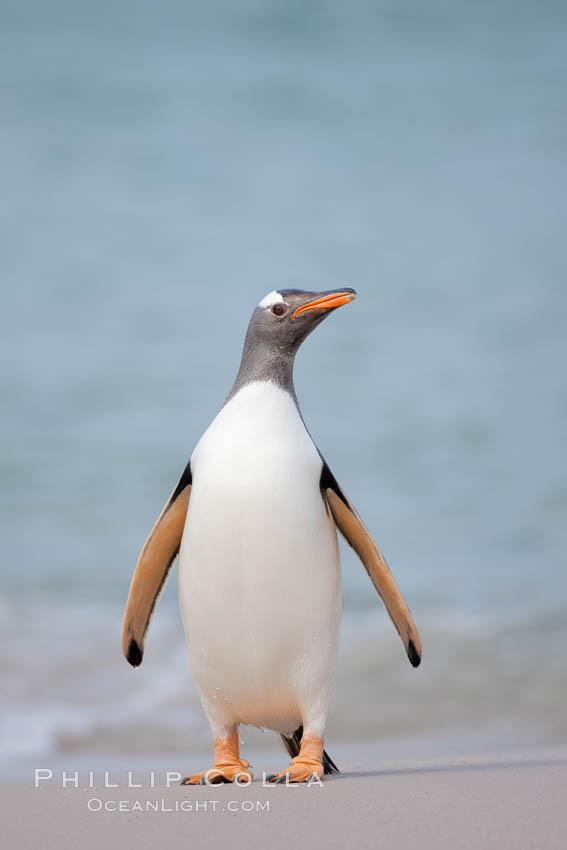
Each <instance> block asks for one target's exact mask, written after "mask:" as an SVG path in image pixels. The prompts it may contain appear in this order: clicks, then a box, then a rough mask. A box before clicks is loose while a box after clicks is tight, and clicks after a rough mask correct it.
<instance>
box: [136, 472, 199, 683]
mask: <svg viewBox="0 0 567 850" xmlns="http://www.w3.org/2000/svg"><path fill="white" fill-rule="evenodd" d="M191 482H192V476H191V463H190V462H189V463H188V464H187V466H186V468H185V471H184V473H183V475H182V476H181V478H180V479H179V482H178V484H177V487H176V488H175V490H174V491H173V493H172V494H171V496H170V497H169V499H168V501H167V502H166V505H165V507H164V509H163V511H162V512H161V514H160V515H159V517H158V519H157V522H156V524H155V525H154V527H153V528H152V530H151V532H150V536H149V537H148V539H147V540H146V542H145V543H144V546H143V548H142V551H141V552H140V557H139V558H138V563H137V564H136V569H135V570H134V576H133V578H132V583H131V585H130V592H129V594H128V601H127V603H126V611H125V614H124V624H123V626H122V650H123V652H124V655H125V656H126V659H127V660H128V661H129V662H130V664H131V665H132V666H133V667H138V666H139V665H140V664H141V663H142V658H143V655H144V638H145V636H146V632H147V630H148V626H149V624H150V619H151V616H152V614H153V611H154V608H155V606H156V602H157V600H158V598H159V595H160V593H161V591H162V589H163V586H164V584H165V580H166V578H167V575H168V573H169V570H170V568H171V565H172V564H173V562H174V560H175V558H176V557H177V553H178V552H179V547H180V545H181V537H182V536H183V528H184V527H185V518H186V516H187V508H188V506H189V496H190V494H191Z"/></svg>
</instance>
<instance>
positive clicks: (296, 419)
mask: <svg viewBox="0 0 567 850" xmlns="http://www.w3.org/2000/svg"><path fill="white" fill-rule="evenodd" d="M355 297H356V292H355V291H354V290H353V289H340V290H331V291H329V292H303V291H301V290H297V289H287V290H279V291H277V292H271V293H270V294H269V295H267V296H266V297H265V298H264V299H263V300H262V301H260V303H259V304H258V306H257V307H256V309H255V310H254V312H253V313H252V318H251V319H250V324H249V326H248V331H247V334H246V340H245V343H244V351H243V354H242V361H241V363H240V369H239V371H238V374H237V376H236V380H235V382H234V385H233V387H232V389H231V391H230V393H229V394H228V397H227V399H226V401H225V403H224V405H223V407H222V409H221V410H220V412H219V414H218V415H217V417H216V418H215V419H214V420H213V422H212V424H211V425H210V426H209V428H208V429H207V430H206V431H205V433H204V434H203V436H202V437H201V439H200V441H199V443H198V444H197V447H196V448H195V450H194V452H193V454H192V455H191V459H190V461H189V463H188V464H187V467H186V469H185V471H184V472H183V475H182V476H181V478H180V480H179V483H178V484H177V486H176V487H175V489H174V491H173V493H172V494H171V496H170V498H169V500H168V502H167V503H166V505H165V507H164V509H163V511H162V513H161V514H160V516H159V518H158V520H157V522H156V524H155V526H154V528H153V529H152V531H151V533H150V536H149V537H148V539H147V541H146V543H145V545H144V547H143V549H142V552H141V554H140V557H139V559H138V563H137V566H136V570H135V572H134V577H133V579H132V584H131V587H130V593H129V597H128V602H127V605H126V613H125V617H124V627H123V649H124V654H125V656H126V658H127V659H128V661H129V662H130V664H132V665H133V666H134V667H137V666H138V665H139V664H141V662H142V655H143V647H144V638H145V635H146V631H147V628H148V625H149V622H150V617H151V615H152V612H153V609H154V607H155V604H156V601H157V598H158V596H159V593H160V591H161V589H162V587H163V584H164V582H165V579H166V577H167V574H168V572H169V569H170V567H171V564H172V563H173V561H174V559H175V557H176V555H177V554H178V553H179V598H180V603H181V613H182V617H183V623H184V627H185V633H186V637H187V643H188V647H189V655H190V658H191V665H192V669H193V675H194V678H195V681H196V683H197V686H198V689H199V694H200V697H201V702H202V705H203V708H204V710H205V713H206V715H207V718H208V720H209V723H210V726H211V731H212V735H213V741H214V753H215V758H214V764H213V767H212V768H210V769H209V770H208V771H205V772H204V773H195V774H192V775H191V776H188V777H187V778H186V779H185V780H184V783H185V784H197V783H199V782H200V783H203V784H204V783H205V782H212V783H217V782H230V781H236V782H239V781H240V782H248V781H249V780H250V779H251V778H252V774H251V771H250V768H249V764H248V762H247V761H246V760H245V759H241V758H240V753H239V747H238V732H237V730H238V725H239V724H241V723H244V724H252V725H254V726H258V727H261V728H264V729H271V730H274V731H275V732H278V733H279V734H280V735H281V737H282V740H283V743H284V745H285V747H286V749H287V751H288V753H289V755H290V756H291V757H292V758H291V765H290V766H289V767H287V768H285V769H284V770H281V771H279V772H277V773H274V774H272V775H271V776H270V777H268V779H269V780H271V781H274V782H285V781H288V780H289V781H293V782H304V781H307V780H312V778H313V777H317V778H321V777H322V775H323V773H332V772H335V771H336V770H337V768H336V766H335V765H334V763H333V761H332V760H331V759H330V758H329V756H328V755H327V753H326V752H324V750H323V734H324V729H325V721H326V716H327V705H328V701H329V691H330V688H331V681H332V678H333V673H334V668H335V662H336V657H337V648H338V638H339V624H340V618H341V610H342V586H341V571H340V560H339V548H338V542H337V532H336V529H337V528H338V529H339V531H340V532H341V533H342V534H343V536H344V537H345V538H346V540H347V541H348V543H349V544H350V545H351V546H352V547H353V548H354V549H355V550H356V552H357V553H358V555H359V556H360V559H361V561H362V563H363V564H364V566H365V568H366V570H367V572H368V575H369V576H370V578H371V580H372V583H373V584H374V587H375V588H376V590H377V591H378V593H379V595H380V596H381V598H382V600H383V602H384V604H385V605H386V608H387V610H388V613H389V615H390V617H391V618H392V621H393V623H394V625H395V627H396V629H397V630H398V633H399V635H400V637H401V639H402V642H403V644H404V647H405V649H406V652H407V655H408V658H409V660H410V662H411V664H412V665H413V666H414V667H417V666H418V664H419V663H420V660H421V645H420V640H419V635H418V633H417V629H416V627H415V624H414V622H413V619H412V615H411V613H410V611H409V608H408V606H407V605H406V603H405V601H404V599H403V597H402V595H401V593H400V590H399V588H398V586H397V584H396V582H395V580H394V578H393V576H392V574H391V572H390V570H389V569H388V566H387V564H386V561H385V560H384V558H383V556H382V554H381V552H380V550H379V549H378V547H377V546H376V544H375V543H374V541H373V539H372V537H371V536H370V533H369V532H368V530H367V528H366V526H365V525H364V523H363V522H362V520H361V519H360V517H359V515H358V513H357V512H356V510H355V509H354V507H353V506H352V504H351V502H350V501H349V500H348V498H347V497H346V495H345V493H344V491H343V490H342V488H341V487H340V486H339V484H338V483H337V481H336V479H335V477H334V476H333V474H332V472H331V470H330V469H329V467H328V466H327V464H326V462H325V460H324V459H323V457H322V456H321V453H320V452H319V450H318V449H317V446H316V445H315V443H314V442H313V440H312V438H311V436H310V434H309V432H308V431H307V429H306V427H305V423H304V421H303V418H302V415H301V412H300V410H299V405H298V403H297V398H296V395H295V390H294V385H293V364H294V359H295V355H296V353H297V350H298V349H299V346H300V345H301V343H302V342H303V340H304V339H305V338H306V337H307V336H308V335H309V334H310V333H311V331H312V330H313V329H314V328H316V327H317V325H318V324H319V323H320V322H321V321H322V320H323V319H324V318H325V317H326V316H328V315H329V313H331V312H332V311H333V310H335V309H336V308H337V307H340V306H341V305H342V304H347V303H348V302H349V301H352V300H353V299H354V298H355Z"/></svg>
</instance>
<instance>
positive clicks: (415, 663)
mask: <svg viewBox="0 0 567 850" xmlns="http://www.w3.org/2000/svg"><path fill="white" fill-rule="evenodd" d="M408 658H409V660H410V664H411V666H412V667H419V665H420V664H421V655H420V654H419V652H418V651H417V649H416V648H415V644H414V642H413V640H410V642H409V643H408Z"/></svg>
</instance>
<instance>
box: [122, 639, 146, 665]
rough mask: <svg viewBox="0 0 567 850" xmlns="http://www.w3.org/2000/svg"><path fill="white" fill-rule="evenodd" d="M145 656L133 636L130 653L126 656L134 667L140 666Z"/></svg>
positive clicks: (129, 647)
mask: <svg viewBox="0 0 567 850" xmlns="http://www.w3.org/2000/svg"><path fill="white" fill-rule="evenodd" d="M143 657H144V653H143V652H142V650H141V649H140V647H139V646H138V643H137V641H136V640H134V638H132V639H131V640H130V643H129V645H128V655H127V656H126V659H127V661H128V663H129V664H131V665H132V667H139V666H140V664H141V663H142V658H143Z"/></svg>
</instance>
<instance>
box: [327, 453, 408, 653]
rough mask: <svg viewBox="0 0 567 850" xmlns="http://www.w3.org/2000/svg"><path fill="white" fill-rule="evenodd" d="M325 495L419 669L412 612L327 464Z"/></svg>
mask: <svg viewBox="0 0 567 850" xmlns="http://www.w3.org/2000/svg"><path fill="white" fill-rule="evenodd" d="M321 492H322V494H323V498H324V499H325V501H326V503H327V505H328V506H329V509H330V511H331V514H332V515H333V518H334V520H335V523H336V525H337V528H338V529H339V531H340V532H341V534H342V535H343V537H344V538H345V540H346V541H347V543H349V544H350V545H351V546H352V548H353V549H354V550H355V552H356V553H357V555H358V557H359V558H360V560H361V561H362V563H363V564H364V566H365V568H366V572H367V573H368V575H369V576H370V580H371V581H372V584H373V585H374V587H375V588H376V590H377V591H378V594H379V596H380V597H381V599H382V601H383V602H384V605H385V606H386V609H387V611H388V614H389V615H390V617H391V619H392V622H393V624H394V626H395V627H396V629H397V631H398V634H399V636H400V637H401V639H402V643H403V644H404V647H405V650H406V652H407V656H408V658H409V660H410V663H411V664H412V666H413V667H419V664H420V662H421V641H420V639H419V634H418V632H417V628H416V626H415V623H414V621H413V617H412V615H411V611H410V609H409V608H408V606H407V604H406V601H405V599H404V597H403V596H402V593H401V591H400V588H399V587H398V585H397V584H396V580H395V578H394V576H393V575H392V573H391V572H390V569H389V567H388V564H387V563H386V559H385V558H384V556H383V555H382V552H381V551H380V549H379V548H378V546H377V545H376V543H375V542H374V540H373V539H372V536H371V535H370V532H369V531H368V529H367V528H366V526H365V525H364V523H363V521H362V520H361V518H360V517H359V515H358V513H357V512H356V510H355V508H354V507H353V506H352V505H351V503H350V501H349V500H348V499H347V497H346V496H345V494H344V493H343V491H342V489H341V487H340V486H339V484H338V482H337V480H336V478H335V477H334V475H333V473H332V472H331V470H330V469H329V467H328V466H327V464H326V463H325V462H324V461H323V471H322V473H321Z"/></svg>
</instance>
